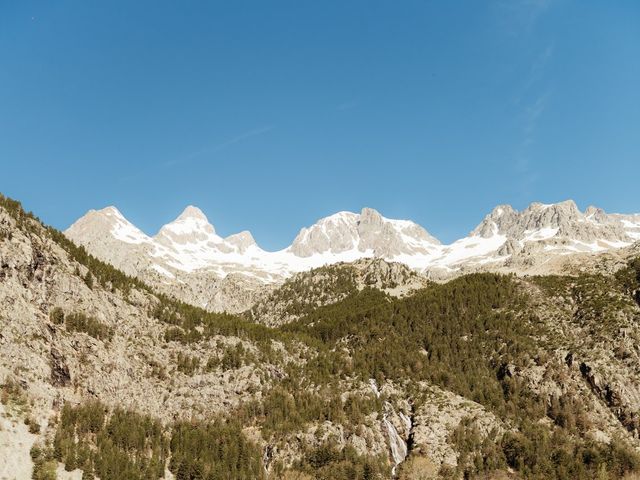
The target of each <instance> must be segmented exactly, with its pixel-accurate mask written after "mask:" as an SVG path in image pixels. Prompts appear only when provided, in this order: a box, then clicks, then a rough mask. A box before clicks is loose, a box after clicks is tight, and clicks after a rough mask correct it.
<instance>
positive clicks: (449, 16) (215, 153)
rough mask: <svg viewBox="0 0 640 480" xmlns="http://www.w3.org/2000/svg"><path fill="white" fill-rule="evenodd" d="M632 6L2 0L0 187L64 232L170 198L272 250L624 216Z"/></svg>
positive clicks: (137, 219) (500, 0) (147, 222)
mask: <svg viewBox="0 0 640 480" xmlns="http://www.w3.org/2000/svg"><path fill="white" fill-rule="evenodd" d="M639 187H640V2H639V1H638V0H616V1H611V0H600V1H598V0H593V1H582V0H494V1H491V0H487V1H476V0H468V1H444V0H443V1H426V0H421V1H411V0H407V1H405V0H403V1H375V0H362V1H355V0H353V1H351V0H336V1H333V0H331V1H329V0H327V1H305V0H290V1H279V0H276V1H269V2H266V1H263V0H256V1H243V0H234V1H224V2H223V1H200V2H199V1H186V2H178V1H159V0H152V1H151V0H150V1H142V0H136V1H131V0H123V1H117V0H114V1H97V0H96V1H91V0H89V1H87V0H77V1H65V0H57V1H55V2H53V1H48V0H43V1H39V2H34V1H29V0H21V1H15V2H10V1H1V0H0V191H1V192H3V193H5V194H7V195H9V196H12V197H14V198H16V199H18V200H20V201H22V202H23V204H24V205H25V207H26V208H28V209H31V210H33V211H34V212H35V213H36V214H38V215H39V216H40V218H42V219H43V220H44V221H45V222H47V223H49V224H52V225H54V226H56V227H59V228H66V227H67V226H68V225H69V224H70V223H72V222H73V221H74V220H75V219H76V218H77V217H79V216H81V215H82V214H84V213H85V212H86V210H88V209H90V208H102V207H104V206H107V205H111V204H114V205H116V206H117V207H118V208H120V210H121V211H122V212H123V213H124V214H125V216H127V217H128V218H129V219H130V220H131V221H133V222H134V223H135V224H136V225H138V226H139V227H141V228H142V229H143V230H145V231H146V232H147V233H150V234H153V233H155V231H156V230H157V229H158V228H159V227H160V226H161V225H162V224H163V223H166V222H168V221H170V220H172V219H173V218H174V217H175V216H177V215H178V214H179V213H180V211H181V210H182V209H183V208H184V207H185V206H186V205H188V204H195V205H197V206H199V207H200V208H201V209H202V210H203V211H204V212H205V213H206V214H207V215H208V217H209V219H210V220H211V222H212V223H213V224H214V225H215V226H216V229H217V230H218V232H219V233H220V234H222V235H228V234H231V233H235V232H237V231H240V230H244V229H249V230H251V231H252V232H253V234H254V236H255V237H256V239H257V241H258V243H259V244H261V246H263V247H264V248H267V249H277V248H282V247H284V246H286V245H287V244H288V243H290V242H291V240H292V239H293V237H294V236H295V234H296V233H297V230H298V229H299V228H300V227H302V226H305V225H309V224H311V223H313V222H314V221H315V220H316V219H318V218H319V217H322V216H326V215H328V214H331V213H334V212H336V211H339V210H352V211H359V210H360V209H361V208H362V207H363V206H371V207H374V208H376V209H378V210H379V211H380V212H381V213H382V214H383V215H385V216H387V217H391V218H408V219H412V220H414V221H417V222H418V223H420V224H421V225H423V226H424V227H425V228H427V230H429V231H430V232H431V233H432V234H434V235H435V236H437V237H439V238H440V239H441V240H443V241H446V242H448V241H451V240H453V239H455V238H458V237H461V236H464V235H466V234H467V233H468V231H469V230H471V229H472V228H473V227H475V225H476V224H477V223H479V222H480V221H481V219H482V217H483V216H484V215H485V214H486V213H488V212H489V211H490V210H491V209H492V208H493V207H494V206H495V205H496V204H499V203H510V204H512V205H513V206H514V207H516V208H519V209H520V208H523V207H525V206H526V205H527V204H528V203H530V202H532V201H542V202H555V201H560V200H564V199H567V198H573V199H574V200H576V202H577V203H578V205H579V206H580V207H581V208H585V207H587V206H588V205H589V204H595V205H598V206H601V207H603V208H605V209H606V210H609V211H620V212H640V188H639Z"/></svg>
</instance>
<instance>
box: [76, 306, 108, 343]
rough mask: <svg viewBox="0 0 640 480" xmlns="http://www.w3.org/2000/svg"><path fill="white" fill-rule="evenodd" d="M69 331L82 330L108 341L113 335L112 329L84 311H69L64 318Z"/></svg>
mask: <svg viewBox="0 0 640 480" xmlns="http://www.w3.org/2000/svg"><path fill="white" fill-rule="evenodd" d="M64 323H65V326H66V328H67V330H68V331H70V332H83V333H86V334H87V335H90V336H92V337H93V338H95V339H98V340H103V341H104V340H106V341H109V340H111V338H112V337H113V329H112V328H110V327H109V326H107V325H105V324H104V323H102V322H100V321H99V320H96V319H95V318H93V317H89V316H87V315H85V314H84V313H69V314H67V315H66V317H65V319H64Z"/></svg>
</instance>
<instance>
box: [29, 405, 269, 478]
mask: <svg viewBox="0 0 640 480" xmlns="http://www.w3.org/2000/svg"><path fill="white" fill-rule="evenodd" d="M32 456H33V457H34V458H37V459H38V462H39V464H40V465H42V467H38V468H39V469H40V470H41V471H42V472H45V471H46V469H48V468H49V467H48V465H49V463H50V460H52V459H55V460H58V461H60V462H63V463H64V464H65V468H66V469H67V470H68V471H71V470H74V469H76V468H80V469H82V470H83V472H84V476H83V478H93V477H94V476H96V477H99V478H100V479H101V480H121V479H124V478H126V479H128V480H129V479H130V480H138V479H139V480H149V479H158V478H161V477H163V476H164V471H165V466H166V465H167V464H168V467H169V469H170V470H171V472H172V473H173V474H174V475H175V476H176V479H177V480H205V479H210V480H217V479H219V478H225V479H229V480H253V479H260V478H262V475H263V473H262V472H263V470H262V462H261V452H260V450H259V449H258V448H257V447H256V446H255V445H253V444H252V443H251V442H249V441H248V440H247V439H246V438H245V436H244V435H243V433H242V430H241V427H240V424H239V423H237V422H233V421H231V420H225V419H222V418H218V419H214V420H212V421H211V422H180V423H177V424H175V425H169V426H163V425H161V424H160V423H159V422H158V421H157V420H154V419H152V418H150V417H148V416H144V415H139V414H137V413H134V412H130V411H124V410H120V409H116V410H114V411H109V409H107V408H106V407H105V406H104V405H103V404H101V403H100V402H89V403H86V404H84V405H80V406H77V407H72V406H70V405H68V404H66V405H65V406H64V407H63V409H62V413H61V415H60V420H59V422H58V426H57V431H56V434H55V438H54V441H53V450H52V452H51V453H48V452H47V451H45V450H42V449H34V450H33V451H32ZM169 456H171V461H170V462H169V463H168V462H167V461H168V459H169ZM40 470H39V471H40ZM42 475H44V473H42ZM34 478H36V477H34ZM37 478H41V479H48V478H50V477H46V476H40V477H37ZM53 478H55V477H53Z"/></svg>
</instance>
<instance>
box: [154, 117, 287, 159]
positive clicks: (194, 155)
mask: <svg viewBox="0 0 640 480" xmlns="http://www.w3.org/2000/svg"><path fill="white" fill-rule="evenodd" d="M274 129H275V126H273V125H264V126H262V127H258V128H254V129H251V130H247V131H246V132H242V133H239V134H238V135H235V136H233V137H231V138H229V139H227V140H225V141H223V142H220V143H218V144H215V145H211V146H209V147H205V148H201V149H200V150H196V151H194V152H191V153H189V154H187V155H185V156H184V157H181V158H177V159H174V160H169V161H167V162H165V163H164V164H163V165H164V166H165V167H171V166H173V165H178V164H182V163H185V162H190V161H194V160H196V159H198V158H200V157H202V156H204V155H207V154H212V153H217V152H219V151H221V150H224V149H226V148H228V147H230V146H232V145H236V144H238V143H241V142H244V141H245V140H248V139H250V138H252V137H257V136H259V135H264V134H265V133H268V132H270V131H272V130H274Z"/></svg>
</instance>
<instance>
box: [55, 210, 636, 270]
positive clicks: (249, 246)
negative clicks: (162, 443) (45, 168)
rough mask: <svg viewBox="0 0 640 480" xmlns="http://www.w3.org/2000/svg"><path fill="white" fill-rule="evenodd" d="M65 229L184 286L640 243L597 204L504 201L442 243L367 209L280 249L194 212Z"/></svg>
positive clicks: (495, 260)
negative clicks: (203, 278) (148, 227)
mask: <svg viewBox="0 0 640 480" xmlns="http://www.w3.org/2000/svg"><path fill="white" fill-rule="evenodd" d="M65 233H66V235H67V236H68V237H69V238H71V239H72V240H74V241H75V242H76V243H79V244H82V245H84V246H85V247H86V248H87V249H88V250H89V251H90V252H91V253H93V254H94V255H96V256H98V257H100V258H103V259H105V260H107V261H109V262H111V263H113V264H114V265H116V266H118V267H119V268H122V269H124V270H125V271H127V272H128V273H131V274H138V275H140V274H143V273H144V272H149V271H154V272H156V273H159V274H160V275H162V276H163V277H164V278H165V279H175V278H176V275H178V276H180V278H181V279H182V281H184V278H185V276H188V275H189V274H193V273H196V272H197V273H198V274H202V273H203V272H206V273H207V274H210V275H213V276H214V277H215V278H219V279H220V278H224V277H226V276H227V275H229V274H231V273H239V274H243V275H244V276H246V277H248V278H253V279H256V280H258V281H260V282H264V283H270V282H273V281H278V280H280V279H282V278H286V277H287V276H289V275H291V274H293V273H295V272H299V271H304V270H309V269H311V268H315V267H319V266H322V265H325V264H332V263H337V262H350V261H354V260H357V259H359V258H366V257H379V258H384V259H385V260H389V261H396V262H401V263H405V264H407V265H409V266H410V267H412V268H414V269H416V270H419V271H422V272H439V274H440V275H442V274H443V273H444V274H455V272H457V271H463V270H464V271H468V270H470V269H474V268H483V269H491V268H492V267H496V268H497V267H501V266H504V265H506V264H508V263H509V262H511V263H513V264H516V263H517V262H515V259H517V258H520V257H521V256H526V257H527V262H529V263H530V264H532V263H535V262H536V261H537V260H536V259H537V258H538V257H540V259H542V258H543V257H544V258H548V257H549V256H550V255H551V256H553V255H566V254H571V253H580V252H586V253H589V252H600V251H605V250H610V249H615V248H621V247H624V246H628V245H630V244H632V243H633V242H635V241H637V240H640V215H622V214H607V213H605V212H604V211H603V210H601V209H597V208H595V207H589V208H588V209H587V210H586V211H585V212H581V211H580V210H579V209H578V207H577V206H576V204H575V203H574V202H573V201H571V200H569V201H565V202H561V203H557V204H548V205H546V204H541V203H533V204H531V205H530V206H529V207H528V208H526V209H525V210H523V211H520V212H518V211H517V210H515V209H513V208H512V207H511V206H509V205H500V206H498V207H496V208H495V209H494V210H493V211H492V212H491V213H490V214H489V215H487V216H486V217H485V218H484V219H483V220H482V222H481V223H480V224H479V225H478V226H477V227H476V228H475V229H474V230H473V231H472V232H471V233H470V234H469V235H468V236H467V237H464V238H462V239H459V240H457V241H455V242H453V243H451V244H449V245H444V244H442V243H440V242H439V241H438V240H437V239H436V238H435V237H433V236H432V235H430V234H429V233H428V232H427V231H426V230H425V229H424V228H422V227H421V226H420V225H418V224H416V223H414V222H411V221H409V220H393V219H388V218H385V217H383V216H382V215H380V214H379V213H378V212H377V211H375V210H373V209H370V208H365V209H363V210H362V211H361V212H360V213H352V212H339V213H336V214H334V215H331V216H329V217H326V218H322V219H320V220H318V222H316V223H315V224H314V225H312V226H310V227H307V228H303V229H302V230H300V233H299V234H298V235H297V236H296V238H295V239H294V241H293V243H292V244H291V245H290V246H289V247H287V248H285V249H283V250H280V251H277V252H268V251H265V250H263V249H262V248H260V247H259V246H258V245H257V243H256V242H255V240H254V238H253V236H252V235H251V233H249V232H247V231H244V232H241V233H237V234H234V235H230V236H228V237H226V238H223V237H221V236H219V235H218V234H217V233H216V231H215V228H214V227H213V225H211V224H210V223H209V221H208V219H207V217H206V216H205V214H204V213H203V212H202V211H201V210H200V209H198V208H196V207H193V206H189V207H187V208H186V209H185V210H184V211H183V212H182V214H181V215H180V216H179V217H178V218H176V219H175V220H174V221H173V222H171V223H168V224H167V225H165V226H163V227H162V228H161V229H160V231H159V232H158V233H157V234H156V235H155V236H153V237H150V236H148V235H146V234H145V233H144V232H142V231H141V230H140V229H138V228H137V227H135V226H134V225H133V224H132V223H131V222H129V221H128V220H127V219H126V218H125V217H124V216H123V215H122V214H121V213H120V212H119V211H118V210H117V209H116V208H115V207H107V208H105V209H103V210H98V211H96V210H91V211H90V212H88V213H87V214H86V215H85V216H83V217H82V218H81V219H79V220H78V221H77V222H75V223H74V224H73V225H72V226H71V227H70V228H69V229H68V230H67V231H66V232H65ZM514 262H515V263H514Z"/></svg>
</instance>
